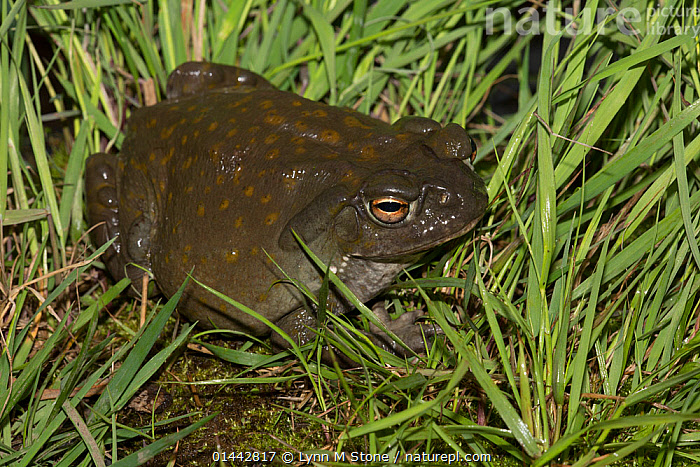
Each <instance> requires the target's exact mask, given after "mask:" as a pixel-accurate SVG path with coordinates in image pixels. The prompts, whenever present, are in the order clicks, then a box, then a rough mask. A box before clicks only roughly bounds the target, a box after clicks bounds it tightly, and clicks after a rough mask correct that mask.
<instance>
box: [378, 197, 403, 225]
mask: <svg viewBox="0 0 700 467" xmlns="http://www.w3.org/2000/svg"><path fill="white" fill-rule="evenodd" d="M369 207H370V211H371V212H372V215H373V216H374V218H375V219H377V220H378V221H379V222H381V223H383V224H396V223H397V222H401V221H402V220H404V219H405V218H406V216H408V208H409V204H408V203H407V202H406V201H404V200H402V199H396V198H377V199H373V200H372V201H371V202H370V203H369Z"/></svg>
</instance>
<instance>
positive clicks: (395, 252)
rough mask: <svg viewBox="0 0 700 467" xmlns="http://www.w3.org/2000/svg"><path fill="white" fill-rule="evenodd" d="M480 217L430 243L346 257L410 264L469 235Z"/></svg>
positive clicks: (353, 254)
mask: <svg viewBox="0 0 700 467" xmlns="http://www.w3.org/2000/svg"><path fill="white" fill-rule="evenodd" d="M482 217H483V216H479V217H477V218H475V219H473V220H471V221H470V222H469V223H467V224H466V225H465V226H464V227H463V228H461V229H460V230H458V231H456V232H454V233H452V234H450V235H446V236H443V237H440V238H436V239H435V240H433V241H430V242H426V243H421V244H420V245H419V246H414V247H406V248H397V249H391V251H388V252H386V253H383V252H378V253H377V254H374V253H372V254H366V253H364V254H362V253H350V254H349V255H348V256H350V257H353V258H358V259H364V260H370V261H376V262H383V263H411V262H415V261H417V260H418V259H419V258H420V257H421V256H423V255H424V254H425V253H426V252H427V251H428V250H430V249H432V248H435V247H437V246H439V245H442V244H444V243H447V242H449V241H451V240H454V239H455V238H459V237H461V236H463V235H466V234H467V233H469V232H470V231H471V230H472V229H473V228H474V226H475V225H476V224H477V223H479V221H480V220H481V218H482ZM406 246H407V245H406Z"/></svg>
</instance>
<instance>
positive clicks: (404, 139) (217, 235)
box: [86, 63, 487, 347]
mask: <svg viewBox="0 0 700 467" xmlns="http://www.w3.org/2000/svg"><path fill="white" fill-rule="evenodd" d="M167 97H168V98H167V100H165V101H163V102H160V103H159V104H157V105H154V106H151V107H146V108H143V109H140V110H137V111H135V112H134V113H133V115H132V117H131V118H130V119H129V122H128V125H127V129H126V138H125V140H124V144H123V146H122V148H121V153H120V155H119V156H118V157H113V156H108V155H106V154H95V155H93V156H92V157H90V158H89V159H88V162H87V168H86V189H87V196H88V215H89V218H90V222H91V223H92V224H97V223H102V222H104V224H102V225H101V226H99V227H97V229H96V230H95V234H96V241H97V243H98V244H103V243H104V242H106V241H107V240H108V239H111V238H112V237H115V236H116V237H117V240H116V241H115V242H114V244H113V246H112V247H111V248H110V250H108V252H107V253H106V255H105V257H104V259H105V263H106V265H107V267H108V269H109V271H110V273H111V274H112V276H114V277H115V278H117V279H119V278H122V277H124V276H125V274H126V275H128V276H129V277H131V278H132V279H134V280H139V279H140V277H141V274H142V270H141V269H139V268H138V267H136V266H134V265H138V266H140V267H142V268H144V269H146V270H148V271H150V272H152V274H153V276H154V277H155V281H156V283H157V285H158V288H159V289H160V290H161V291H162V292H163V293H164V294H165V295H166V296H170V295H172V294H173V293H175V292H176V291H177V289H178V288H179V286H180V285H181V284H182V282H183V281H184V280H185V277H186V276H187V274H188V273H190V272H192V275H193V277H195V278H197V279H198V280H200V281H201V282H203V283H205V284H207V285H209V286H211V287H212V288H214V289H216V290H218V291H220V292H223V293H224V294H226V295H227V296H229V297H231V298H233V299H235V300H237V301H239V302H242V303H243V304H245V305H247V306H249V307H250V308H252V309H254V310H256V311H257V312H258V313H260V314H262V315H263V316H265V317H266V318H267V319H269V320H270V321H272V322H273V323H275V324H277V325H278V326H280V327H281V328H282V329H284V330H285V331H287V332H288V333H290V335H293V336H298V337H299V338H300V339H301V340H302V341H303V340H306V339H308V334H306V337H304V333H303V332H301V334H300V329H302V328H305V326H310V327H315V326H316V319H315V317H314V316H313V314H312V313H310V312H308V311H305V310H307V308H308V307H307V306H305V300H304V298H303V296H302V294H301V293H300V292H299V291H298V289H297V288H296V287H295V286H294V285H293V284H291V283H290V282H289V281H288V280H287V278H286V277H285V274H284V273H282V272H281V270H283V271H284V272H285V273H286V274H287V275H289V277H291V278H292V279H295V280H298V281H300V282H302V283H304V284H307V285H308V286H309V288H310V289H311V290H312V291H318V290H319V288H320V284H321V280H322V277H323V274H324V271H321V270H319V269H318V268H317V267H315V266H314V265H313V263H312V262H311V261H310V259H309V258H308V256H307V255H306V254H305V253H304V251H303V250H302V248H301V247H300V245H299V243H298V241H297V239H296V238H295V237H294V235H293V234H292V231H295V232H296V233H297V234H298V235H299V237H300V238H301V239H303V241H304V243H305V244H306V245H308V247H309V248H310V249H311V250H312V251H313V252H315V254H316V255H318V256H319V257H320V258H321V259H322V260H323V261H324V262H325V263H326V264H330V268H331V270H332V271H333V272H335V273H336V274H337V275H338V277H339V278H340V279H341V280H342V281H343V282H344V283H345V284H346V285H347V286H348V287H349V288H350V290H352V291H353V292H354V293H355V295H356V296H357V297H358V298H359V299H360V300H362V301H363V302H365V301H368V300H370V299H371V298H373V297H375V296H376V295H377V294H379V293H380V292H382V291H383V290H385V289H386V288H387V287H388V286H389V285H390V283H391V282H392V280H393V279H394V278H395V276H396V275H397V274H398V273H399V272H400V271H401V270H402V269H403V268H404V267H406V266H408V265H410V264H412V263H413V262H415V261H416V260H417V259H418V258H419V257H420V255H421V254H422V253H424V252H425V251H426V250H428V249H429V248H431V247H434V246H436V245H439V244H441V243H444V242H446V241H448V240H450V239H453V238H455V237H458V236H460V235H463V234H464V233H466V232H467V231H469V230H470V229H471V228H472V227H473V226H474V224H475V223H476V222H477V221H478V220H479V219H480V218H481V216H482V215H483V213H484V210H485V208H486V203H487V194H486V190H485V187H484V183H483V181H482V180H481V179H480V178H479V177H478V176H477V175H476V174H475V173H474V170H473V169H472V167H471V166H470V165H469V162H468V160H467V159H468V158H469V157H470V156H472V155H473V152H474V150H475V148H474V145H473V143H472V141H471V139H470V138H469V137H468V136H467V134H466V132H465V131H464V129H463V128H462V127H460V126H458V125H456V124H449V125H447V126H445V127H444V128H443V127H442V126H441V125H440V124H439V123H437V122H435V121H433V120H430V119H427V118H418V117H407V118H402V119H400V120H398V121H397V122H396V123H394V124H393V125H389V124H386V123H384V122H382V121H380V120H377V119H374V118H371V117H368V116H366V115H363V114H360V113H358V112H355V111H353V110H350V109H346V108H338V107H331V106H328V105H325V104H322V103H319V102H313V101H310V100H307V99H304V98H302V97H299V96H298V95H296V94H293V93H289V92H283V91H279V90H277V89H275V88H274V87H273V86H272V85H271V84H270V83H269V82H268V81H266V80H265V79H264V78H262V77H261V76H258V75H256V74H254V73H252V72H250V71H246V70H243V69H239V68H235V67H231V66H224V65H215V64H206V63H186V64H184V65H182V66H180V67H179V68H178V69H176V70H175V71H174V72H173V73H172V74H171V76H170V78H169V81H168V91H167ZM280 269H281V270H280ZM179 307H180V310H181V312H182V313H183V314H185V315H186V316H187V317H189V318H190V319H192V320H198V321H199V323H200V324H202V325H205V326H209V327H211V326H215V327H220V328H228V329H235V330H242V331H245V332H248V333H250V334H253V335H262V334H265V333H268V332H269V328H268V326H266V325H265V324H263V323H262V322H260V321H258V320H256V319H254V318H252V317H250V316H249V315H247V314H245V313H243V312H242V311H240V310H238V309H237V308H235V307H233V306H231V305H228V304H227V303H225V302H224V301H222V300H220V299H218V298H216V297H214V296H213V295H211V294H210V293H208V292H207V291H205V290H204V289H202V288H201V287H199V286H197V285H196V284H194V283H192V282H190V284H188V286H187V288H186V290H185V294H184V295H183V297H182V300H181V302H180V305H179ZM329 307H330V308H331V310H332V312H334V313H344V312H346V311H348V310H349V309H351V308H352V306H351V305H349V303H348V302H347V301H346V300H345V299H344V298H343V297H342V295H341V294H340V293H339V292H337V291H334V290H331V293H330V297H329ZM402 323H404V324H406V320H402ZM388 324H389V329H392V331H393V332H395V333H396V334H397V335H398V336H399V337H402V338H403V339H405V340H406V342H407V343H408V344H409V345H411V346H412V347H419V346H420V344H421V340H420V332H419V331H418V332H417V331H416V328H417V327H416V326H415V325H413V323H412V322H411V323H409V324H410V326H406V325H403V324H402V325H398V326H393V327H392V326H391V323H388ZM416 337H417V338H416Z"/></svg>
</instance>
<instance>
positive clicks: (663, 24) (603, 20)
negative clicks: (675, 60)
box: [486, 5, 700, 36]
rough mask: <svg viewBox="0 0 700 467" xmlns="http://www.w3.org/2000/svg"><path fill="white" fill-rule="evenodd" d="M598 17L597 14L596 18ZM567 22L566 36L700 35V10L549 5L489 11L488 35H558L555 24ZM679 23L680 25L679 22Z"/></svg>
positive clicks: (663, 7) (491, 9) (559, 28)
mask: <svg viewBox="0 0 700 467" xmlns="http://www.w3.org/2000/svg"><path fill="white" fill-rule="evenodd" d="M594 13H595V14H594ZM664 17H674V18H679V19H680V20H681V21H680V23H681V24H683V25H684V26H682V25H680V24H673V25H667V24H669V23H670V21H660V20H661V19H663V18H664ZM560 18H564V19H565V21H564V29H563V31H564V34H565V35H568V36H576V35H579V34H598V35H605V34H612V33H614V32H616V31H619V32H621V33H622V34H625V35H632V34H635V32H636V31H640V30H646V31H647V32H649V33H655V34H660V35H663V34H675V35H682V34H688V33H691V34H693V35H696V36H697V35H699V34H700V25H698V18H700V7H690V8H688V7H669V6H658V7H649V8H645V9H638V8H634V7H625V8H620V9H616V8H613V7H608V8H598V9H597V10H595V12H594V11H593V10H591V9H586V10H583V11H579V10H578V9H576V10H575V9H573V8H563V9H562V8H558V7H552V6H551V5H546V6H545V7H544V8H542V9H535V8H531V7H523V8H520V9H518V10H509V9H508V8H505V7H500V8H495V9H494V8H487V9H486V34H488V35H492V34H507V35H511V34H518V35H521V36H526V35H530V34H532V35H537V34H542V33H544V32H545V31H547V32H548V33H549V34H558V33H559V32H561V27H560V26H559V24H558V22H555V20H557V19H560ZM676 23H678V22H676Z"/></svg>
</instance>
